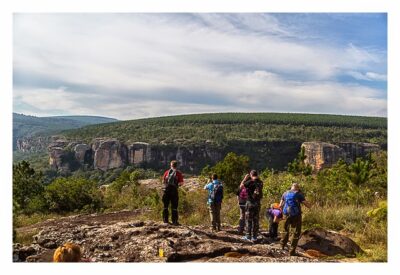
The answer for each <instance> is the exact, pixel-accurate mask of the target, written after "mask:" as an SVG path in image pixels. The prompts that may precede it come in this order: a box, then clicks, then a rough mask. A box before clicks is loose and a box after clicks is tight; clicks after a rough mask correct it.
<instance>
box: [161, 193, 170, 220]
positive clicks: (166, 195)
mask: <svg viewBox="0 0 400 275" xmlns="http://www.w3.org/2000/svg"><path fill="white" fill-rule="evenodd" d="M162 202H163V204H164V209H163V221H164V222H165V223H168V219H169V217H168V216H169V213H168V208H169V202H170V195H169V192H168V189H167V190H165V191H164V193H163V196H162Z"/></svg>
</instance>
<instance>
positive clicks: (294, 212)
mask: <svg viewBox="0 0 400 275" xmlns="http://www.w3.org/2000/svg"><path fill="white" fill-rule="evenodd" d="M283 214H285V215H286V216H290V217H293V216H298V215H300V203H299V202H298V200H297V192H291V191H289V192H287V193H286V195H285V206H284V207H283Z"/></svg>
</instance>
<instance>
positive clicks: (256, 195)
mask: <svg viewBox="0 0 400 275" xmlns="http://www.w3.org/2000/svg"><path fill="white" fill-rule="evenodd" d="M254 184H255V189H254V192H253V196H252V198H253V200H256V201H258V200H261V198H262V196H263V193H262V192H263V182H262V181H259V180H256V181H254Z"/></svg>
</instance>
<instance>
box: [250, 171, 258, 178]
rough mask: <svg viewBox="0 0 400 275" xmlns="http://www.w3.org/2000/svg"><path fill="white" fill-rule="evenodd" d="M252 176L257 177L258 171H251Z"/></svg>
mask: <svg viewBox="0 0 400 275" xmlns="http://www.w3.org/2000/svg"><path fill="white" fill-rule="evenodd" d="M250 176H253V177H257V176H258V173H257V171H256V170H251V171H250Z"/></svg>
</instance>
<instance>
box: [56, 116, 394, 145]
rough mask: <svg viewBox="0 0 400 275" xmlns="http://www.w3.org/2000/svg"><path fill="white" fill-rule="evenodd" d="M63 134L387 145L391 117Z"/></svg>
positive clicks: (135, 124)
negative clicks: (356, 142)
mask: <svg viewBox="0 0 400 275" xmlns="http://www.w3.org/2000/svg"><path fill="white" fill-rule="evenodd" d="M61 134H62V135H64V136H66V137H67V138H70V139H74V140H82V141H86V142H90V141H91V140H92V139H93V138H94V137H112V138H118V139H119V140H121V141H124V142H127V141H143V142H148V143H151V144H159V143H167V144H168V143H178V144H196V143H202V142H206V141H208V142H212V143H215V144H217V145H218V144H225V143H227V142H229V141H237V140H239V141H300V142H302V141H310V140H319V141H326V142H339V141H359V142H371V143H377V144H380V145H383V146H386V140H387V119H386V118H380V117H361V116H342V115H321V114H290V113H214V114H196V115H179V116H170V117H158V118H149V119H138V120H128V121H119V122H114V123H107V124H101V125H90V126H86V127H83V128H79V129H73V130H67V131H63V132H61Z"/></svg>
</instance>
